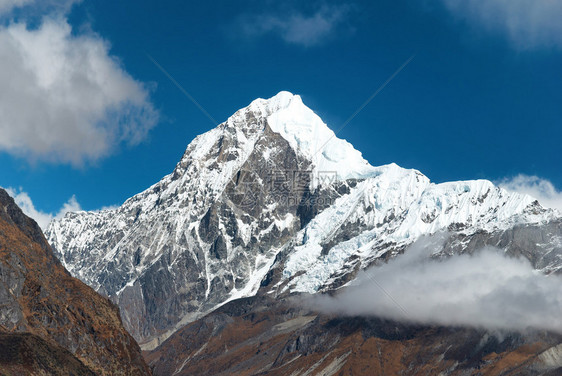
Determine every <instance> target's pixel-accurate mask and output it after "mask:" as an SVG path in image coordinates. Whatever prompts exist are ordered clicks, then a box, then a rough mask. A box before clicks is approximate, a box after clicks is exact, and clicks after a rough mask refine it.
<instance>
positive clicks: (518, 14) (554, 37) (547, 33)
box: [441, 0, 562, 49]
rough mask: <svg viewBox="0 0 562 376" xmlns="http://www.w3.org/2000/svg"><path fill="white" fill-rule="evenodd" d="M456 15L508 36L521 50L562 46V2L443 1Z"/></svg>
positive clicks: (524, 0) (513, 0)
mask: <svg viewBox="0 0 562 376" xmlns="http://www.w3.org/2000/svg"><path fill="white" fill-rule="evenodd" d="M441 1H442V2H443V3H444V4H445V6H446V7H447V8H448V9H449V10H450V11H451V12H452V13H454V14H456V15H457V16H459V17H462V18H464V19H466V20H468V21H470V22H473V23H475V24H476V25H478V26H480V27H484V28H485V29H487V30H490V31H494V32H500V33H503V34H505V35H506V37H507V38H508V39H509V41H510V42H511V43H512V44H513V45H514V46H515V47H517V48H520V49H533V48H537V47H562V22H561V21H560V20H561V19H562V1H559V0H441Z"/></svg>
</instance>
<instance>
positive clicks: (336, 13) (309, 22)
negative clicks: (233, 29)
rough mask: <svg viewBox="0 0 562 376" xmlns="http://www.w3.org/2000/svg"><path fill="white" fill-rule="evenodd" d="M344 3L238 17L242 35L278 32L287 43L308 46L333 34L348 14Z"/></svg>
mask: <svg viewBox="0 0 562 376" xmlns="http://www.w3.org/2000/svg"><path fill="white" fill-rule="evenodd" d="M350 11H351V7H350V6H348V5H341V4H340V5H327V4H324V5H322V6H320V7H319V8H318V9H316V11H314V12H313V13H304V12H302V11H300V10H296V9H291V10H289V11H287V10H285V11H279V12H278V13H276V14H271V13H264V14H260V15H251V16H245V17H243V18H242V19H241V20H240V25H241V27H242V31H243V33H244V34H245V35H246V36H250V37H259V36H262V35H265V34H275V35H278V36H279V37H280V38H281V39H282V40H284V41H285V42H287V43H290V44H295V45H300V46H304V47H310V46H314V45H318V44H321V43H322V42H324V41H325V40H326V39H327V38H329V37H330V36H332V35H333V34H335V33H336V32H337V31H338V30H339V29H340V27H342V25H343V24H344V23H345V21H346V20H347V18H348V16H349V15H350Z"/></svg>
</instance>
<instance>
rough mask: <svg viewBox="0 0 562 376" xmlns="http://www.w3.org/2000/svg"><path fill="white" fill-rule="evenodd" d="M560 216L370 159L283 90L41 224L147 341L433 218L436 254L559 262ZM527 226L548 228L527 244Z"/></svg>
mask: <svg viewBox="0 0 562 376" xmlns="http://www.w3.org/2000/svg"><path fill="white" fill-rule="evenodd" d="M526 226H527V227H526ZM559 229H560V225H559V220H558V219H557V213H555V212H552V211H549V210H545V209H543V208H542V207H541V206H540V205H539V204H538V203H537V202H536V201H535V200H534V199H532V198H531V197H529V196H525V195H520V194H516V193H510V192H507V191H505V190H503V189H500V188H498V187H496V186H494V185H493V184H492V183H490V182H489V181H485V180H477V181H462V182H451V183H443V184H433V183H431V182H430V180H429V179H428V178H427V177H426V176H424V175H423V174H422V173H420V172H419V171H416V170H408V169H403V168H401V167H399V166H397V165H395V164H390V165H385V166H380V167H373V166H371V165H369V164H368V163H367V161H365V160H364V159H363V158H362V156H361V153H360V152H358V151H357V150H355V149H354V148H353V147H352V146H351V145H350V144H349V143H347V142H346V141H344V140H341V139H338V138H337V137H335V135H334V133H333V132H332V131H331V130H330V129H329V128H328V127H327V126H326V125H325V124H324V123H323V122H322V120H321V119H320V118H319V117H318V116H317V115H316V114H314V112H313V111H312V110H310V109H309V108H307V107H306V106H305V105H304V104H303V103H302V101H301V99H300V97H299V96H295V95H292V94H290V93H286V92H282V93H279V94H278V95H276V96H275V97H273V98H271V99H268V100H264V99H258V100H256V101H254V102H252V103H251V104H250V105H249V106H248V107H246V108H244V109H242V110H240V111H238V112H236V113H235V114H234V115H233V116H232V117H230V118H229V119H228V120H227V121H226V122H224V123H223V124H221V125H219V126H218V127H217V128H215V129H213V130H211V131H209V132H207V133H205V134H203V135H201V136H198V137H197V138H195V140H193V142H192V143H191V144H190V145H189V146H188V148H187V150H186V152H185V154H184V156H183V158H182V159H181V161H180V162H179V163H178V165H177V166H176V168H175V170H174V171H173V172H172V173H171V174H170V175H168V176H166V177H164V178H163V179H162V180H161V181H160V182H158V183H156V184H155V185H153V186H152V187H150V188H148V189H147V190H146V191H144V192H142V193H139V194H138V195H136V196H134V197H132V198H130V199H129V200H127V201H126V202H125V203H124V204H123V205H122V206H121V207H119V208H117V209H112V210H104V211H101V212H79V213H71V214H68V215H67V216H66V217H65V218H63V219H61V220H58V221H54V222H52V223H51V225H50V227H49V229H48V231H47V236H48V239H49V242H50V243H51V244H52V245H53V247H54V248H55V250H56V253H57V256H58V257H59V258H60V260H61V261H62V263H63V264H64V265H65V266H66V267H67V269H68V270H69V271H70V272H71V273H72V274H73V275H75V276H77V277H78V278H80V279H81V280H83V281H84V282H86V283H87V284H89V285H90V286H92V287H93V288H95V289H96V290H97V291H99V292H101V293H103V294H106V295H107V296H109V297H110V298H111V299H112V300H113V301H114V302H116V303H117V304H118V305H119V307H120V308H121V313H122V317H123V321H124V323H125V325H126V327H127V329H129V330H130V331H131V333H132V334H133V335H134V336H135V338H136V339H137V340H139V341H140V342H141V343H142V344H143V345H144V348H145V349H151V348H154V347H155V346H156V345H157V344H158V343H160V342H161V341H162V340H164V339H165V338H167V337H168V336H169V335H171V334H172V333H173V332H174V331H176V330H177V329H178V328H180V327H181V326H183V325H185V324H187V323H189V322H192V321H194V320H197V319H198V318H200V317H202V316H204V315H205V314H207V313H209V312H212V311H214V310H215V309H217V307H220V306H221V305H223V304H225V303H227V302H229V301H232V300H235V299H238V298H243V297H249V296H254V295H256V294H268V295H271V296H277V297H283V296H286V295H288V294H291V293H303V292H306V293H316V292H321V291H329V290H332V289H335V288H338V287H340V286H342V285H344V284H345V283H347V282H349V281H350V280H352V279H353V278H354V276H355V274H356V273H357V271H358V270H360V269H362V268H365V267H367V266H369V265H372V264H374V263H377V262H382V261H384V260H387V259H388V258H390V257H394V256H395V255H397V254H399V253H401V252H403V251H404V249H406V247H407V246H408V245H409V244H411V243H412V242H414V241H415V240H416V239H418V238H419V237H420V236H424V235H428V234H433V233H436V232H440V231H449V232H450V233H451V239H454V240H455V241H451V243H450V244H449V245H448V247H447V248H444V249H443V254H449V253H451V252H461V253H462V252H471V250H473V249H474V248H475V247H476V245H477V244H481V243H486V244H488V243H490V244H491V243H497V244H500V245H501V246H505V247H508V248H509V249H511V250H512V251H513V252H514V253H517V252H520V253H522V254H524V255H525V256H526V257H528V258H530V259H531V260H532V261H533V262H534V265H535V267H536V268H538V269H542V270H543V271H545V272H549V273H550V272H557V271H558V270H560V269H561V268H562V260H560V257H559V254H560V253H561V249H560V245H559V244H560V243H556V241H554V240H552V239H555V238H556V239H557V237H558V236H559ZM525 231H528V232H529V234H530V233H533V234H534V235H533V236H535V237H551V238H552V239H551V240H552V242H550V243H548V242H540V243H539V242H535V243H533V247H534V248H533V251H532V252H531V251H530V250H528V247H525V249H527V250H525V249H523V248H521V247H523V246H524V243H523V242H524V240H523V238H525V236H522V235H521V234H523V233H524V232H525ZM531 253H532V254H531Z"/></svg>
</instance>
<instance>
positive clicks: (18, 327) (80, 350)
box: [0, 189, 150, 375]
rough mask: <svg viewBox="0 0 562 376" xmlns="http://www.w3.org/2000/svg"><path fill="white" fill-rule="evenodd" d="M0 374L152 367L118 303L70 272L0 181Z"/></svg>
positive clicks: (124, 371) (137, 371)
mask: <svg viewBox="0 0 562 376" xmlns="http://www.w3.org/2000/svg"><path fill="white" fill-rule="evenodd" d="M0 371H1V372H2V374H21V375H23V374H29V375H34V374H36V375H45V374H49V375H51V374H67V375H68V374H75V375H94V374H97V375H149V374H150V370H149V369H148V367H147V365H146V363H145V362H144V360H143V358H142V356H141V352H140V348H139V346H138V344H137V343H136V342H135V340H134V339H133V337H131V335H129V333H127V331H126V330H125V328H124V327H123V324H122V322H121V318H120V317H119V310H118V308H117V307H116V306H115V305H114V304H113V303H111V301H110V300H109V299H107V298H104V297H102V296H101V295H99V294H97V293H96V292H95V291H94V290H93V289H92V288H90V287H88V286H86V285H85V284H84V283H82V282H80V281H79V280H77V279H76V278H73V277H72V276H71V275H70V274H69V273H68V272H67V271H66V270H65V268H64V267H63V266H62V265H61V263H60V261H59V260H58V259H57V258H56V257H55V255H54V254H53V252H52V250H51V247H50V246H49V244H48V243H47V241H46V239H45V238H44V236H43V233H42V232H41V230H40V229H39V226H38V225H37V223H35V221H33V220H32V219H30V218H28V217H27V216H25V215H24V214H23V213H22V211H21V210H20V209H19V208H18V207H17V205H16V204H15V203H14V200H13V199H12V198H11V197H10V196H9V195H8V194H7V193H6V191H4V190H2V189H0Z"/></svg>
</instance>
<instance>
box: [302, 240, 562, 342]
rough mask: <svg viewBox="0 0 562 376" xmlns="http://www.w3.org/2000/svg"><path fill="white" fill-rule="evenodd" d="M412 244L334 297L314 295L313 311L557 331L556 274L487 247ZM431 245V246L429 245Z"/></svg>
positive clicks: (561, 306) (561, 319) (560, 297)
mask: <svg viewBox="0 0 562 376" xmlns="http://www.w3.org/2000/svg"><path fill="white" fill-rule="evenodd" d="M424 242H425V240H423V241H421V242H419V243H417V244H415V245H414V246H412V247H411V248H410V249H408V250H407V251H406V253H405V254H404V255H401V256H398V257H397V258H396V259H394V260H392V261H390V262H389V263H388V264H385V265H383V266H380V267H375V268H372V269H370V270H368V271H366V272H365V273H363V274H362V275H360V276H359V278H358V282H359V284H358V285H357V286H354V287H350V288H347V289H344V290H343V291H342V292H341V293H340V294H339V295H337V296H336V297H334V298H332V297H326V296H323V297H316V298H311V301H310V302H308V303H310V304H313V305H314V307H315V308H316V309H320V310H321V311H326V312H330V313H339V314H343V315H374V316H379V317H384V318H390V319H395V320H401V321H406V322H416V323H423V324H440V325H449V326H470V327H477V328H487V329H492V330H496V329H498V330H502V329H509V330H521V331H523V330H526V329H528V328H538V329H546V330H552V331H556V332H560V333H562V316H561V315H560V312H561V310H562V291H561V290H560V285H561V284H562V278H561V277H559V276H555V275H551V276H546V275H544V274H542V273H540V272H537V271H535V270H533V268H532V266H531V265H530V264H529V263H528V262H527V261H526V260H522V259H515V258H509V257H506V256H505V255H503V254H502V253H501V252H500V251H499V250H495V249H491V248H487V249H483V250H482V251H480V252H477V253H476V254H474V255H460V256H452V257H450V258H447V259H445V260H441V261H436V260H430V259H429V258H428V256H429V254H430V253H431V252H432V251H433V250H434V249H435V247H436V246H435V245H434V244H433V245H432V244H431V243H425V244H424ZM437 247H438V246H437Z"/></svg>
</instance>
